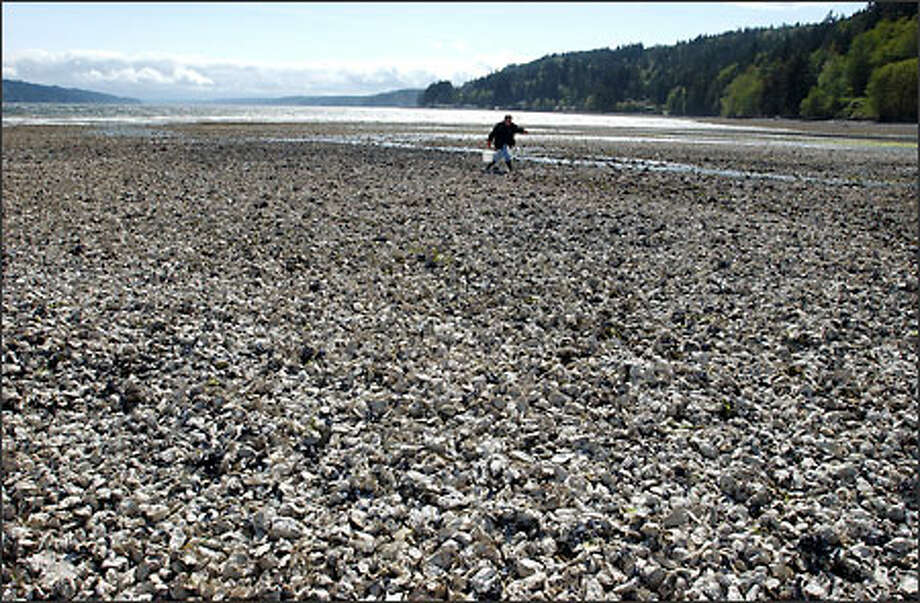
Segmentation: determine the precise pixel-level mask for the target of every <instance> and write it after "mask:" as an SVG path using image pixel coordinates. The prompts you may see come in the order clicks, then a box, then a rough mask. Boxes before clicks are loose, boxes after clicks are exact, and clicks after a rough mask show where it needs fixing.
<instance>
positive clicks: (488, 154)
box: [482, 151, 495, 163]
mask: <svg viewBox="0 0 920 603" xmlns="http://www.w3.org/2000/svg"><path fill="white" fill-rule="evenodd" d="M494 156H495V151H483V152H482V162H483V163H492V157H494Z"/></svg>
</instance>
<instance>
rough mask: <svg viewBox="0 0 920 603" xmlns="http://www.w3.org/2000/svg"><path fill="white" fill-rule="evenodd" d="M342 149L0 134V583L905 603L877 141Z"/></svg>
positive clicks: (36, 590) (907, 324) (896, 174)
mask: <svg viewBox="0 0 920 603" xmlns="http://www.w3.org/2000/svg"><path fill="white" fill-rule="evenodd" d="M816 127H817V126H816ZM821 127H822V128H825V127H827V126H826V125H823V126H821ZM375 128H376V130H383V131H387V130H388V127H385V126H379V127H375V126H368V125H348V124H344V125H328V124H327V125H304V124H300V125H270V126H269V125H233V124H227V125H195V126H161V127H156V128H149V129H145V128H132V129H120V130H119V129H117V128H116V129H109V130H108V131H106V132H102V131H100V130H98V129H94V128H69V127H45V128H42V127H11V128H4V130H3V292H2V300H3V387H2V412H3V454H2V463H3V476H4V477H3V497H4V507H3V513H4V517H3V532H4V539H3V557H4V567H3V576H2V579H3V584H2V588H3V598H4V599H7V598H31V597H78V598H91V597H100V598H106V599H112V598H116V599H135V598H151V597H170V598H184V597H188V596H202V597H207V598H212V597H218V596H222V597H226V596H233V597H250V596H257V597H270V596H294V597H297V598H300V599H302V598H310V597H320V598H328V597H332V598H364V597H368V596H371V597H384V596H396V597H410V596H411V597H424V598H448V597H449V598H468V597H492V598H496V597H502V598H512V599H521V598H537V597H543V598H547V597H548V598H574V599H582V598H587V599H598V598H627V597H635V598H642V599H649V598H665V599H667V598H698V597H706V598H715V599H721V598H728V599H738V598H750V599H775V598H805V597H812V598H835V599H839V598H846V599H850V598H871V599H883V598H894V597H909V596H914V597H916V596H917V580H916V567H917V563H918V559H917V550H916V546H915V545H916V542H917V538H918V524H917V520H918V507H917V499H918V493H920V485H918V479H917V456H916V451H917V438H916V433H917V404H916V395H917V390H916V387H917V377H918V374H917V349H918V332H917V315H916V308H917V288H918V281H917V263H916V261H917V234H918V229H917V225H918V212H917V188H916V185H917V162H916V149H915V147H914V149H913V152H909V151H910V149H908V152H905V148H904V144H905V140H906V139H904V138H903V130H899V132H900V134H898V135H897V136H896V137H895V139H893V142H894V143H897V144H885V143H884V142H885V141H882V142H880V139H879V138H878V137H875V138H873V139H872V140H866V141H861V140H860V139H857V140H854V141H853V144H851V145H849V146H847V145H838V146H830V147H820V146H819V147H808V146H795V145H771V144H762V145H759V144H754V145H752V144H748V143H749V142H750V137H748V136H746V135H745V134H744V133H736V134H734V135H728V134H709V133H706V134H701V136H706V137H710V138H713V139H714V141H713V142H712V143H711V144H686V143H683V142H680V141H669V142H667V143H663V142H650V141H647V140H646V141H634V142H629V141H625V142H624V141H623V140H616V141H610V140H607V141H605V140H600V139H596V140H578V139H576V137H574V136H573V137H572V138H571V139H562V140H560V139H559V138H558V137H552V136H544V137H543V138H542V139H541V138H539V133H535V134H534V137H533V138H532V139H530V140H526V141H525V140H522V146H523V149H522V151H523V153H522V158H523V160H522V161H520V162H519V163H518V166H517V167H518V169H517V170H516V172H515V173H514V174H513V175H489V174H483V173H481V172H480V168H481V163H480V160H479V155H480V153H479V150H478V149H476V148H475V147H474V146H470V148H469V152H468V153H464V152H445V151H437V150H431V149H425V148H421V147H422V146H423V145H424V144H430V142H429V143H425V142H419V143H418V145H419V148H413V147H412V145H411V144H410V145H408V148H388V147H382V146H373V145H356V144H344V143H332V142H318V141H316V139H317V138H319V137H327V138H328V137H333V138H334V137H343V136H344V137H354V136H358V135H364V134H367V135H372V134H374V132H375ZM399 128H401V129H405V126H400V127H399ZM886 131H887V130H886ZM598 133H599V134H609V132H606V133H605V132H598ZM822 133H824V134H828V132H822ZM544 134H549V132H544ZM617 134H618V135H619V134H623V133H622V132H618V133H617ZM641 134H643V135H648V133H641ZM659 135H662V136H663V135H664V133H659ZM731 136H735V137H736V139H737V140H735V141H734V142H733V141H732V140H730V137H731ZM886 136H887V134H886ZM899 137H900V138H899ZM443 144H444V145H453V146H456V145H458V144H459V143H457V141H456V140H452V139H450V137H445V139H444V141H443ZM537 157H541V158H553V159H555V160H558V161H557V162H555V163H553V162H540V161H536V158H537ZM592 157H604V158H607V159H605V160H603V161H600V162H599V163H598V164H596V165H580V164H577V163H575V164H573V163H571V161H572V160H580V159H585V158H592ZM610 158H618V159H619V161H613V160H611V159H610ZM528 159H529V160H528ZM649 162H667V163H669V164H687V165H691V166H695V167H697V168H701V169H704V170H705V171H702V172H700V171H696V172H694V171H687V172H681V171H674V170H671V171H669V170H656V169H653V168H654V166H655V165H656V164H654V163H649ZM720 171H722V172H724V173H722V174H720V173H718V172H720ZM736 172H737V173H739V174H740V175H739V176H737V177H732V176H729V175H726V174H729V173H736ZM745 173H747V174H748V175H747V176H745V175H744V174H745ZM751 174H761V175H762V174H773V175H784V176H793V177H794V178H793V179H780V178H769V177H758V176H754V177H752V176H751Z"/></svg>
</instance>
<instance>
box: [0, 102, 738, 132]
mask: <svg viewBox="0 0 920 603" xmlns="http://www.w3.org/2000/svg"><path fill="white" fill-rule="evenodd" d="M503 113H504V112H503V111H485V110H476V109H421V108H395V107H303V106H263V105H210V104H208V105H205V104H189V105H182V104H173V105H147V104H142V105H92V104H85V105H67V104H56V103H4V104H3V126H4V127H6V126H16V125H102V124H131V125H164V124H181V123H221V122H235V123H311V122H343V123H344V122H355V123H392V124H416V125H426V124H427V125H455V126H467V125H469V126H478V127H488V126H490V125H491V124H493V123H495V122H496V121H498V120H500V119H501V116H502V114H503ZM514 115H515V121H516V122H517V123H520V124H526V126H527V127H605V128H631V129H632V128H638V129H646V130H662V129H675V128H676V129H682V130H683V129H687V130H733V129H741V128H737V127H735V126H726V125H716V124H709V123H704V122H699V121H694V120H692V119H678V118H670V117H660V116H627V115H591V114H573V113H549V112H535V111H515V112H514ZM744 129H749V128H744Z"/></svg>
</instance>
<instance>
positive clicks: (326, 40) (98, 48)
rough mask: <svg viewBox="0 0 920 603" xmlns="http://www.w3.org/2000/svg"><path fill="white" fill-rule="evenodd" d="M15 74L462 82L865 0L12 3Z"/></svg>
mask: <svg viewBox="0 0 920 603" xmlns="http://www.w3.org/2000/svg"><path fill="white" fill-rule="evenodd" d="M2 6H3V77H7V78H15V79H22V80H25V81H29V82H35V83H39V84H53V85H60V86H66V87H79V88H87V89H90V90H97V91H100V92H107V93H110V94H119V95H125V96H133V97H137V98H142V99H144V100H181V99H189V100H191V99H213V98H228V97H254V96H268V97H274V96H286V95H298V94H303V95H314V94H315V95H324V94H373V93H376V92H384V91H388V90H395V89H400V88H424V87H425V86H427V85H428V84H430V83H432V82H434V81H437V80H440V79H448V80H450V81H452V82H453V83H454V85H460V84H462V83H463V82H465V81H468V80H470V79H473V78H476V77H480V76H482V75H486V74H488V73H489V72H491V71H495V70H498V69H501V68H502V67H504V66H505V65H507V64H509V63H526V62H528V61H532V60H536V59H538V58H540V57H542V56H545V55H547V54H552V53H561V52H568V51H576V50H591V49H595V48H605V47H610V48H616V47H618V46H621V45H625V44H633V43H637V42H641V43H642V44H644V45H646V46H654V45H657V44H666V45H669V44H674V43H676V42H678V41H683V40H690V39H693V38H695V37H696V36H698V35H700V34H717V33H722V32H726V31H733V30H736V29H741V28H745V27H768V26H771V25H772V26H780V25H783V24H795V23H816V22H819V21H822V20H823V19H824V18H825V17H826V16H827V14H828V13H829V12H831V11H833V13H834V14H836V15H838V16H844V17H846V16H849V15H851V14H853V13H854V12H857V11H859V10H862V9H863V8H865V7H866V3H865V2H716V3H705V2H686V3H685V2H677V3H669V2H650V3H645V2H609V3H598V2H586V3H566V2H560V3H555V2H541V3H519V2H509V3H503V2H496V3H449V2H448V3H436V2H429V3H416V2H411V3H391V2H387V3H383V2H380V3H373V2H372V3H364V2H361V3H320V2H316V3H313V2H304V3H297V2H291V3H242V2H240V3H236V2H228V3H221V2H216V3H194V2H150V3H146V2H132V3H80V2H60V3H57V2H46V3H43V2H3V4H2Z"/></svg>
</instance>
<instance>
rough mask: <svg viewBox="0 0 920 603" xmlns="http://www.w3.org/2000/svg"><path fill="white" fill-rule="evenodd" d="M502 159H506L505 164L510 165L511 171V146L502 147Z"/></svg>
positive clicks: (509, 169)
mask: <svg viewBox="0 0 920 603" xmlns="http://www.w3.org/2000/svg"><path fill="white" fill-rule="evenodd" d="M502 159H504V160H505V165H507V166H508V171H509V172H510V171H511V148H510V147H509V146H508V145H505V146H503V147H502Z"/></svg>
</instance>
